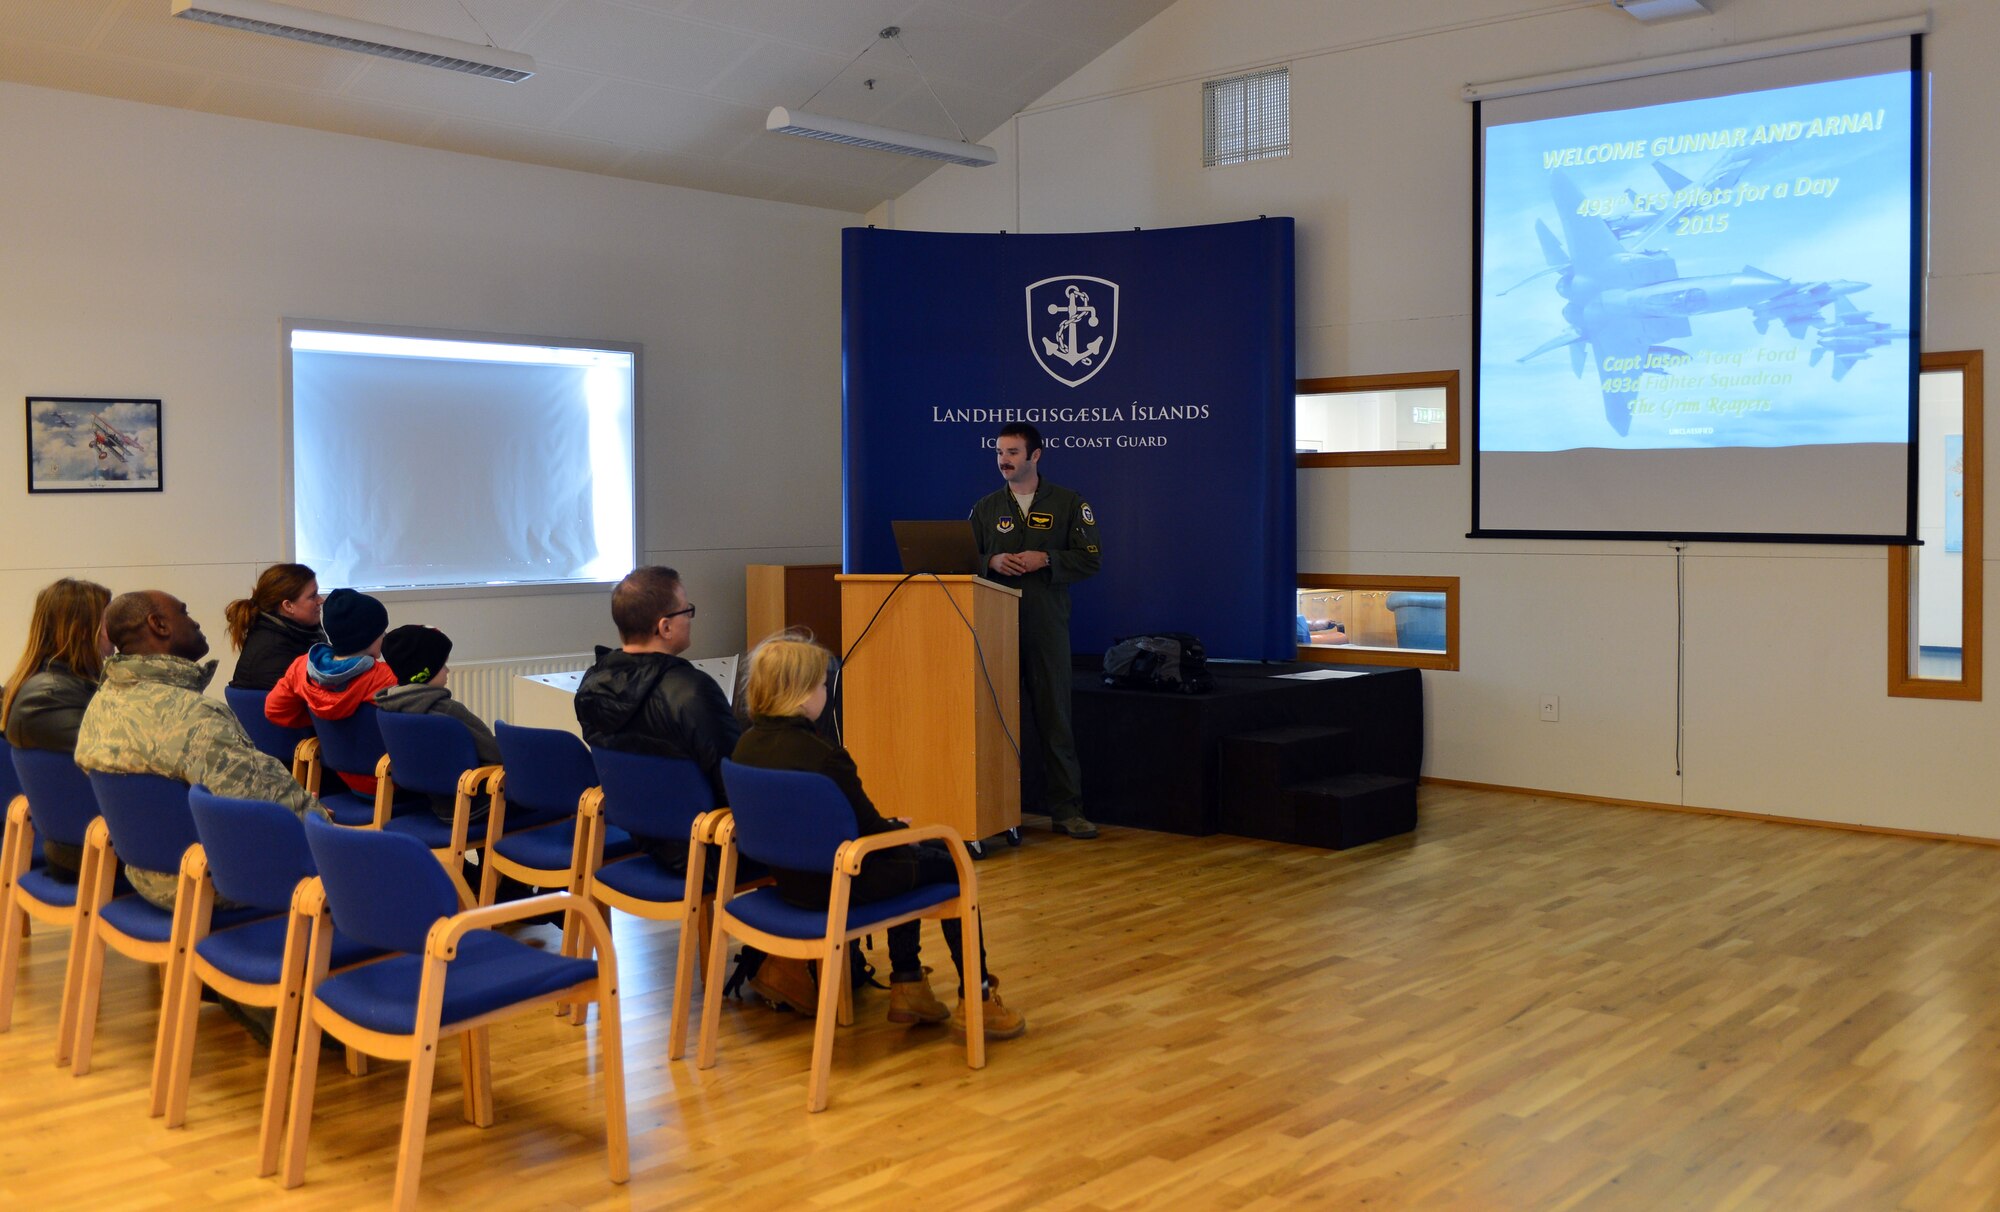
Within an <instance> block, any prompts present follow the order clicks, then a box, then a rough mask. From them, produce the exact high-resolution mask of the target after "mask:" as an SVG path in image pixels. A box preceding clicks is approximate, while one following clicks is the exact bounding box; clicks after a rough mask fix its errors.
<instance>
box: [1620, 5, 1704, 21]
mask: <svg viewBox="0 0 2000 1212" xmlns="http://www.w3.org/2000/svg"><path fill="white" fill-rule="evenodd" d="M1611 3H1613V4H1615V5H1617V6H1618V7H1619V8H1621V9H1624V10H1625V15H1626V16H1628V17H1637V18H1638V19H1639V20H1641V21H1674V20H1678V19H1679V18H1681V17H1706V16H1708V14H1709V11H1710V10H1709V7H1708V6H1709V3H1710V0H1611Z"/></svg>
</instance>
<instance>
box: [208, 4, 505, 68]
mask: <svg viewBox="0 0 2000 1212" xmlns="http://www.w3.org/2000/svg"><path fill="white" fill-rule="evenodd" d="M173 11H174V16H176V17H184V18H186V19H187V20H189V21H200V22H202V23H203V24H205V25H220V26H222V27H224V28H226V29H240V30H244V31H247V32H249V33H253V34H270V35H272V36H274V37H278V38H290V39H292V40H294V41H297V42H310V43H312V44H313V45H315V46H330V47H332V48H333V49H335V50H347V51H359V52H360V53H362V54H364V55H380V56H381V57H383V58H384V59H399V60H401V61H402V62H404V63H416V64H421V65H423V66H425V67H442V68H447V69H449V70H451V71H455V72H465V73H466V74H468V75H473V76H485V77H487V78H488V79H492V80H505V81H507V82H508V83H509V84H515V83H518V82H520V81H522V80H526V79H527V78H528V77H529V76H532V75H534V74H535V61H534V60H533V59H530V58H529V57H528V56H526V55H517V54H515V53H514V52H512V51H503V50H500V49H498V48H497V47H492V46H481V45H479V44H478V43H477V42H461V41H459V40H458V39H456V38H440V37H438V36H436V35H435V34H420V33H418V32H416V31H415V30H408V29H399V28H397V27H396V26H393V25H377V24H376V23H375V22H373V21H356V20H354V19H353V18H351V17H336V16H333V15H332V14H330V13H316V12H313V11H312V10H310V9H303V8H293V7H292V6H291V5H289V4H274V3H272V2H271V0H174V10H173Z"/></svg>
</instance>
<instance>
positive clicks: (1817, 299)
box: [1750, 278, 1868, 341]
mask: <svg viewBox="0 0 2000 1212" xmlns="http://www.w3.org/2000/svg"><path fill="white" fill-rule="evenodd" d="M1867 289H1868V283H1866V282H1849V281H1847V280H1845V279H1843V278H1836V279H1834V280H1833V281H1831V282H1801V283H1799V284H1798V285H1796V286H1792V287H1791V288H1790V289H1787V290H1782V291H1779V292H1778V293H1777V294H1775V295H1772V296H1771V297H1770V298H1768V299H1766V300H1764V301H1763V302H1762V303H1759V304H1758V305H1757V306H1755V307H1753V308H1751V309H1750V319H1751V320H1752V322H1754V323H1755V324H1756V325H1757V331H1758V332H1759V333H1763V332H1766V331H1768V330H1769V329H1770V327H1771V321H1773V320H1776V321H1777V322H1778V323H1780V324H1783V325H1784V326H1785V331H1786V332H1788V333H1790V334H1791V335H1792V339H1793V340H1795V341H1803V340H1805V339H1806V329H1808V328H1824V327H1826V305H1827V304H1829V303H1832V302H1834V301H1835V300H1840V301H1842V302H1845V301H1846V298H1847V296H1848V295H1851V294H1853V293H1854V292H1856V291H1859V290H1867Z"/></svg>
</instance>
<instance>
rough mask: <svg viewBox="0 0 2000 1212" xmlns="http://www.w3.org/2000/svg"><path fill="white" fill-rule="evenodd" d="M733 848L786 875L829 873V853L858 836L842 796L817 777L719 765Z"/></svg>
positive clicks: (851, 810) (828, 781)
mask: <svg viewBox="0 0 2000 1212" xmlns="http://www.w3.org/2000/svg"><path fill="white" fill-rule="evenodd" d="M722 783H723V786H725V787H727V788H728V789H729V811H730V812H731V813H732V814H733V815H734V816H735V818H736V848H737V849H738V850H740V851H742V852H743V854H744V855H746V856H747V857H749V858H753V859H755V860H757V861H758V862H760V863H763V864H764V865H766V866H769V867H781V868H783V869H785V870H787V871H827V872H831V871H832V870H833V856H834V852H835V851H837V850H839V849H840V845H841V843H842V842H850V841H853V840H854V839H855V838H856V837H859V836H860V831H859V829H858V828H857V827H856V826H855V823H854V807H853V805H851V804H849V803H848V802H847V795H846V793H844V792H842V791H841V789H840V787H839V786H838V785H837V784H836V783H835V782H834V781H833V780H832V779H830V778H828V777H826V776H825V775H823V774H809V773H806V772H805V771H801V770H764V769H760V768H759V767H756V766H739V765H737V764H736V763H735V762H732V761H727V760H725V761H724V762H723V763H722Z"/></svg>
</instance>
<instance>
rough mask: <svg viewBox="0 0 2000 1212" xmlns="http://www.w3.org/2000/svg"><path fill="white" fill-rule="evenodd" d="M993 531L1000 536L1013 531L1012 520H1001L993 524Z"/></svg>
mask: <svg viewBox="0 0 2000 1212" xmlns="http://www.w3.org/2000/svg"><path fill="white" fill-rule="evenodd" d="M993 529H995V530H997V531H999V532H1000V533H1001V534H1007V533H1009V532H1011V531H1012V530H1013V529H1014V519H1013V518H1011V517H1006V518H1001V519H1000V520H999V521H997V522H995V523H993Z"/></svg>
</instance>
